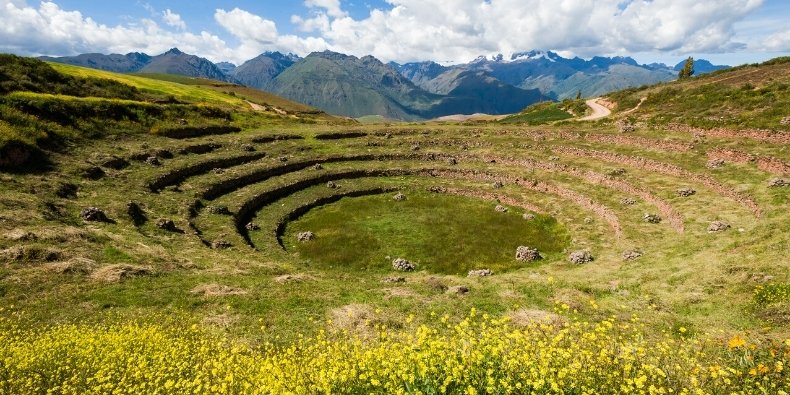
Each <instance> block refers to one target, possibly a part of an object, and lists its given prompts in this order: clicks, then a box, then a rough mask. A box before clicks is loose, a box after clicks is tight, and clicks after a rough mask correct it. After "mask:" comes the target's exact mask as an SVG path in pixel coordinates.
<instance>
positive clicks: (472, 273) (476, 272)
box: [467, 269, 494, 277]
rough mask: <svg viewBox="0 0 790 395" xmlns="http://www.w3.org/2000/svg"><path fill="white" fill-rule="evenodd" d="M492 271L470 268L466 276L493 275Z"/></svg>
mask: <svg viewBox="0 0 790 395" xmlns="http://www.w3.org/2000/svg"><path fill="white" fill-rule="evenodd" d="M493 275H494V272H492V271H491V269H477V270H470V271H469V273H468V274H467V277H488V276H493Z"/></svg>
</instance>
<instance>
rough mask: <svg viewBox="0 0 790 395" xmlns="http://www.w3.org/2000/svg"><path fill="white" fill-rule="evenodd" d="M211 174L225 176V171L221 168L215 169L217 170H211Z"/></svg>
mask: <svg viewBox="0 0 790 395" xmlns="http://www.w3.org/2000/svg"><path fill="white" fill-rule="evenodd" d="M211 172H212V173H214V174H216V175H220V174H225V169H223V168H221V167H215V168H213V169H211Z"/></svg>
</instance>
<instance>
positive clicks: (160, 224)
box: [156, 218, 180, 232]
mask: <svg viewBox="0 0 790 395" xmlns="http://www.w3.org/2000/svg"><path fill="white" fill-rule="evenodd" d="M156 227H157V228H159V229H162V230H166V231H168V232H179V231H180V229H178V227H177V226H176V223H175V222H173V220H172V219H166V218H160V219H159V220H157V221H156Z"/></svg>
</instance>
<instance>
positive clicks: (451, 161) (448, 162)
mask: <svg viewBox="0 0 790 395" xmlns="http://www.w3.org/2000/svg"><path fill="white" fill-rule="evenodd" d="M447 164H448V165H457V164H458V160H457V159H455V158H449V159H447Z"/></svg>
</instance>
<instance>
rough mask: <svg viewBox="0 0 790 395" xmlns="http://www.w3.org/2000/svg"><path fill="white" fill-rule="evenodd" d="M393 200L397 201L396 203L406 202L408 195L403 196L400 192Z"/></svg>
mask: <svg viewBox="0 0 790 395" xmlns="http://www.w3.org/2000/svg"><path fill="white" fill-rule="evenodd" d="M392 200H395V201H398V202H400V201H403V200H406V195H404V194H402V193H400V192H398V194H397V195H395V196H393V197H392Z"/></svg>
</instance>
